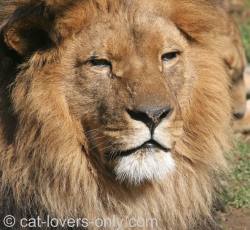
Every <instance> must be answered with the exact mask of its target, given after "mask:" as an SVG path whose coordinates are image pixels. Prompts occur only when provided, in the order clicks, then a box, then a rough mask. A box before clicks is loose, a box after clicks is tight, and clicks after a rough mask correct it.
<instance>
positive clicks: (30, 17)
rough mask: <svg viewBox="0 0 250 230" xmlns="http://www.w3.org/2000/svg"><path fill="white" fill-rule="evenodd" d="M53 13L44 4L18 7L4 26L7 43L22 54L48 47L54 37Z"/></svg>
mask: <svg viewBox="0 0 250 230" xmlns="http://www.w3.org/2000/svg"><path fill="white" fill-rule="evenodd" d="M50 21H51V15H49V13H48V12H47V11H46V7H45V6H43V5H42V4H38V5H35V6H23V7H20V8H18V10H16V11H15V12H14V13H13V14H12V16H11V17H10V18H9V19H8V22H7V23H6V25H5V26H4V27H3V28H2V36H3V38H4V42H5V43H6V45H7V46H8V47H9V48H10V49H12V50H15V51H16V52H17V53H18V54H19V55H21V56H27V55H30V54H32V53H33V52H35V51H38V50H44V49H48V48H49V47H51V46H53V44H55V41H53V40H54V39H52V31H53V30H52V25H51V24H52V23H50Z"/></svg>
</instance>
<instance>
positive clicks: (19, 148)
mask: <svg viewBox="0 0 250 230" xmlns="http://www.w3.org/2000/svg"><path fill="white" fill-rule="evenodd" d="M5 3H6V4H5V6H1V9H3V12H2V16H1V18H2V21H4V23H3V25H2V28H1V36H0V57H1V59H0V63H1V68H0V81H1V84H0V87H1V90H0V93H1V95H0V188H1V190H0V191H1V195H0V213H1V214H0V216H1V218H2V219H4V217H5V216H6V215H13V216H14V217H15V218H16V220H23V219H22V218H26V220H27V218H30V217H32V218H36V217H37V216H39V217H40V218H42V219H43V220H46V217H48V216H51V217H55V218H62V219H66V220H67V219H68V218H73V219H77V220H79V218H80V219H82V218H84V219H85V220H88V226H86V225H85V226H83V225H82V226H79V225H77V227H86V228H87V229H97V226H96V225H94V224H93V223H95V220H97V219H98V218H101V219H102V220H111V222H109V223H110V225H108V226H105V227H104V226H102V227H103V228H106V229H129V228H131V227H133V228H135V229H167V230H172V229H174V230H178V229H179V230H186V229H190V230H191V229H209V228H211V229H214V225H215V223H214V220H213V217H212V214H211V213H212V205H213V202H214V199H215V197H216V192H217V191H219V177H220V174H221V173H223V169H224V168H225V167H226V163H225V160H224V156H223V153H224V152H225V151H227V149H228V147H229V139H230V135H229V134H230V120H231V100H230V82H229V79H228V75H227V72H226V70H225V66H224V63H223V61H222V59H221V57H220V56H219V55H218V53H217V52H215V51H214V49H212V48H211V47H210V45H209V42H208V40H209V36H210V33H212V32H213V31H214V29H215V28H217V27H218V28H219V27H220V25H218V23H221V21H220V20H218V18H219V17H220V12H219V10H218V9H217V7H216V4H215V3H213V1H211V2H210V1H206V0H195V1H194V0H185V1H184V0H183V1H182V0H180V1H175V0H153V1H146V0H134V1H127V0H117V1H112V0H78V1H70V0H67V1H66V0H65V1H63V0H61V1H56V0H22V1H14V0H11V1H6V2H5ZM138 219H139V220H144V222H143V223H144V225H143V227H141V225H140V226H138V225H139V224H138V223H137V225H134V223H135V222H134V221H133V220H138ZM150 220H154V221H153V223H154V224H153V225H152V221H151V224H150V223H149V222H150ZM132 221H133V222H132ZM80 222H81V221H80ZM131 222H132V223H131ZM18 223H20V221H17V222H16V225H15V229H19V228H21V227H20V226H19V224H18ZM21 223H23V222H21ZM119 223H122V224H121V225H120V224H119ZM140 223H141V222H140ZM78 224H79V221H78ZM132 224H133V225H132ZM46 226H47V225H46ZM26 227H28V225H27V221H26ZM41 228H45V229H46V227H45V226H42V227H41ZM58 228H59V229H60V228H63V226H58ZM103 228H102V229H103Z"/></svg>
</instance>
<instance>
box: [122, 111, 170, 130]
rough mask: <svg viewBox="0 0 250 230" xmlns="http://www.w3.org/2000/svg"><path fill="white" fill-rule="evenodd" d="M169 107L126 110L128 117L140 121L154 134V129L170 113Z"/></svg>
mask: <svg viewBox="0 0 250 230" xmlns="http://www.w3.org/2000/svg"><path fill="white" fill-rule="evenodd" d="M172 110H173V109H172V108H171V107H170V106H164V107H161V108H159V107H154V108H143V107H142V108H139V109H136V110H127V112H128V114H129V115H130V117H131V118H132V119H134V120H137V121H141V122H143V123H144V124H146V125H147V126H148V128H149V129H150V131H151V133H153V132H154V130H155V128H156V127H157V126H158V125H159V124H160V122H161V121H162V120H163V119H164V118H167V117H168V116H169V115H170V113H171V112H172Z"/></svg>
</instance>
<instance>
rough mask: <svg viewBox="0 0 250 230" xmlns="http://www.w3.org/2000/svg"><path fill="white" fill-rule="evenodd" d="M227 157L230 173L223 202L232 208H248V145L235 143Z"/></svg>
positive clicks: (249, 146) (249, 176)
mask: <svg viewBox="0 0 250 230" xmlns="http://www.w3.org/2000/svg"><path fill="white" fill-rule="evenodd" d="M227 157H228V161H229V164H230V167H231V173H230V175H229V185H228V186H227V189H226V191H225V194H224V200H225V202H226V204H227V205H229V206H232V207H234V208H250V144H247V143H243V142H242V141H239V142H237V144H236V146H235V149H234V150H233V151H232V152H230V153H229V154H228V156H227Z"/></svg>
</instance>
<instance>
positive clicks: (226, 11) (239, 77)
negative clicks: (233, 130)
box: [213, 0, 247, 122]
mask: <svg viewBox="0 0 250 230" xmlns="http://www.w3.org/2000/svg"><path fill="white" fill-rule="evenodd" d="M218 10H219V11H220V13H221V18H222V20H221V24H220V29H219V30H218V28H216V30H217V31H216V32H215V36H214V37H215V39H213V42H215V44H214V47H215V50H217V51H219V54H220V56H221V58H222V59H223V61H224V63H225V68H226V71H227V73H228V77H229V79H230V82H231V97H232V115H233V118H234V119H235V120H236V122H237V120H240V119H242V118H243V117H244V115H245V112H246V86H245V82H244V71H245V69H246V66H247V58H246V54H245V50H244V46H243V43H242V39H241V35H240V31H239V28H238V26H237V24H236V23H235V21H234V19H233V17H232V16H231V15H230V4H229V2H228V1H226V0H218ZM218 47H220V49H218ZM221 50H223V52H221Z"/></svg>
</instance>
